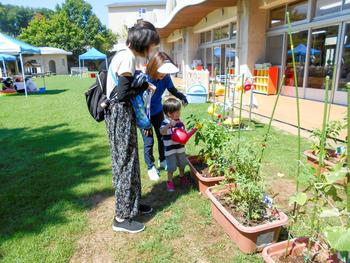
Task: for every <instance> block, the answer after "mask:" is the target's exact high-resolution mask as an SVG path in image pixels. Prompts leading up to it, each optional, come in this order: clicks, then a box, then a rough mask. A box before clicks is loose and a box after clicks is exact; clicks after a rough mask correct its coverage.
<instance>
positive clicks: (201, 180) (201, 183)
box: [187, 156, 225, 196]
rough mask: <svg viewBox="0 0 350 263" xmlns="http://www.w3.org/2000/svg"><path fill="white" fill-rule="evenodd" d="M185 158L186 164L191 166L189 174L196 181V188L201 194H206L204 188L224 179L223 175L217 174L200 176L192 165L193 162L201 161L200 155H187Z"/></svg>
mask: <svg viewBox="0 0 350 263" xmlns="http://www.w3.org/2000/svg"><path fill="white" fill-rule="evenodd" d="M187 160H188V165H189V166H190V168H191V176H192V178H193V179H194V180H195V181H196V183H197V185H198V189H199V191H200V193H201V194H202V195H203V196H207V194H206V190H207V189H208V187H211V186H214V185H217V184H218V183H220V182H221V181H223V180H224V179H225V177H224V176H218V177H204V176H202V174H200V173H199V172H198V171H197V169H196V168H195V167H194V165H195V164H198V163H203V161H202V158H201V157H199V156H189V157H188V158H187Z"/></svg>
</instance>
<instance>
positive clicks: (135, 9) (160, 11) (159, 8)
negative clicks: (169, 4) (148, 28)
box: [108, 5, 165, 34]
mask: <svg viewBox="0 0 350 263" xmlns="http://www.w3.org/2000/svg"><path fill="white" fill-rule="evenodd" d="M140 8H145V9H146V14H145V15H144V17H143V18H144V20H147V21H149V22H151V23H155V22H157V21H160V20H162V19H164V18H165V5H147V6H122V7H108V28H109V29H111V30H112V31H113V32H114V33H116V34H118V33H121V32H122V29H123V27H124V25H127V26H128V27H130V26H132V25H133V24H135V23H136V21H137V20H138V19H140V17H139V9H140Z"/></svg>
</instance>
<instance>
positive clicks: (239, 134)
mask: <svg viewBox="0 0 350 263" xmlns="http://www.w3.org/2000/svg"><path fill="white" fill-rule="evenodd" d="M243 90H244V74H242V86H241V101H240V102H239V118H238V146H237V147H238V149H239V141H240V140H241V122H242V107H243ZM232 121H233V120H232Z"/></svg>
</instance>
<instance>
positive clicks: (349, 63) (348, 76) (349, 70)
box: [338, 24, 350, 91]
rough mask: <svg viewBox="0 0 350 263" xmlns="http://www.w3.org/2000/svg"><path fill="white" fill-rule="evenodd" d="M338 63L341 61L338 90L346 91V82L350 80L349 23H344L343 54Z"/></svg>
mask: <svg viewBox="0 0 350 263" xmlns="http://www.w3.org/2000/svg"><path fill="white" fill-rule="evenodd" d="M339 63H341V67H340V76H339V84H338V90H339V91H346V83H348V82H350V24H347V25H346V29H345V38H344V46H343V55H342V57H341V61H340V62H339Z"/></svg>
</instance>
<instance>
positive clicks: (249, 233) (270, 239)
mask: <svg viewBox="0 0 350 263" xmlns="http://www.w3.org/2000/svg"><path fill="white" fill-rule="evenodd" d="M230 187H235V186H234V185H230ZM212 190H213V187H210V188H208V189H207V195H208V197H209V199H210V201H211V210H212V214H213V217H214V219H215V220H216V221H217V222H218V223H219V225H221V226H222V228H223V229H224V230H225V232H226V233H227V234H228V235H229V236H230V238H231V239H232V240H233V241H234V242H235V243H236V244H237V245H238V247H239V249H240V250H241V251H242V252H244V253H249V254H250V253H254V252H257V251H261V250H262V249H263V248H264V247H266V246H268V245H270V244H272V243H275V242H276V241H277V239H278V236H279V233H280V230H281V226H284V225H286V224H287V223H288V217H287V215H286V214H284V213H283V212H281V211H279V214H280V219H278V220H276V221H273V222H269V223H266V224H262V225H259V226H254V227H249V226H244V225H242V224H241V223H239V222H238V221H237V220H236V219H235V218H234V217H233V216H232V215H231V213H230V212H229V211H227V210H226V208H225V207H224V206H223V205H222V204H221V203H220V202H219V201H218V200H217V199H216V197H215V196H214V195H213V193H212ZM228 191H229V190H228V189H224V190H221V191H220V192H221V193H223V192H228Z"/></svg>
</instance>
